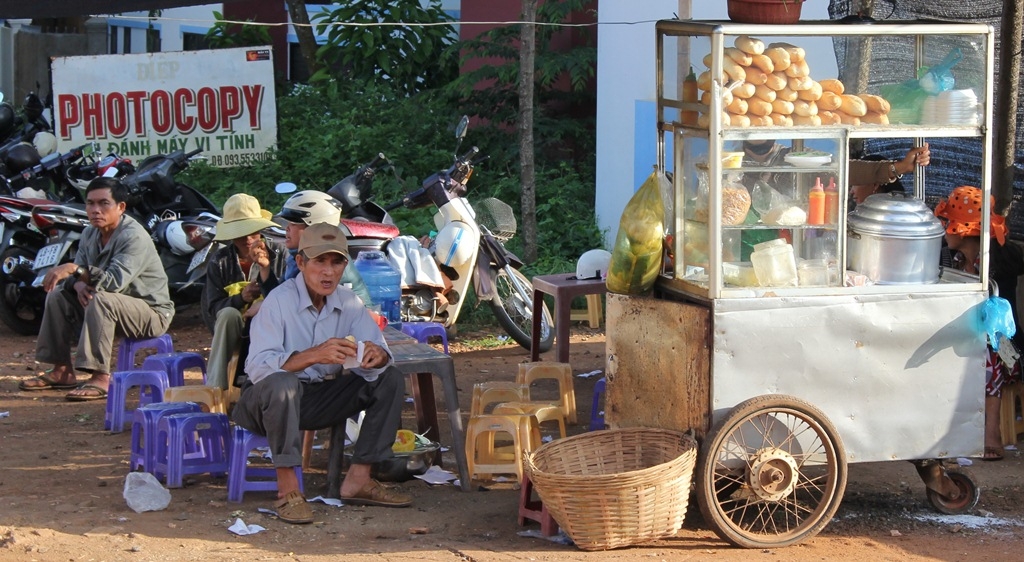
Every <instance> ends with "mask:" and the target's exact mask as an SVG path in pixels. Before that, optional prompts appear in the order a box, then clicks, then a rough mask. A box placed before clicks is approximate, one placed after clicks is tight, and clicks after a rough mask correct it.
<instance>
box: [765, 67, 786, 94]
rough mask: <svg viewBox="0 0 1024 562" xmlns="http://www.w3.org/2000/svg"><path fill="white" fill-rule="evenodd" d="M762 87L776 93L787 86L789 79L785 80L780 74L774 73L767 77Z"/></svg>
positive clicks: (783, 75) (784, 76)
mask: <svg viewBox="0 0 1024 562" xmlns="http://www.w3.org/2000/svg"><path fill="white" fill-rule="evenodd" d="M764 85H765V86H768V87H769V88H771V89H773V90H775V91H776V92H777V91H779V90H781V89H783V88H785V87H786V86H787V85H789V78H787V77H786V75H785V74H783V73H782V72H779V71H775V72H773V73H771V74H769V75H768V78H767V79H766V80H765V82H764Z"/></svg>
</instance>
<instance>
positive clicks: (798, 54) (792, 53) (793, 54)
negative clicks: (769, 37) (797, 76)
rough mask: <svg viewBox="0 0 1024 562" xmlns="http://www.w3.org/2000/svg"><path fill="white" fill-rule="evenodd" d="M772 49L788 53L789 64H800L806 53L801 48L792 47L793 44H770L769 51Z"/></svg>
mask: <svg viewBox="0 0 1024 562" xmlns="http://www.w3.org/2000/svg"><path fill="white" fill-rule="evenodd" d="M773 47H779V48H781V49H785V50H786V52H787V53H789V61H790V62H791V63H794V62H800V61H802V60H804V58H805V57H806V55H807V53H806V52H805V51H804V50H803V48H802V47H797V46H796V45H793V44H790V43H782V42H779V43H771V44H769V45H768V48H769V49H771V48H773Z"/></svg>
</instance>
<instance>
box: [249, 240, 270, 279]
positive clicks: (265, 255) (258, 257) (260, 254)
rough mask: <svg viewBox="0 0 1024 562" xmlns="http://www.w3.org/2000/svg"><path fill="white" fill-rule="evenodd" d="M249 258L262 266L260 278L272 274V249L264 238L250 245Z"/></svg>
mask: <svg viewBox="0 0 1024 562" xmlns="http://www.w3.org/2000/svg"><path fill="white" fill-rule="evenodd" d="M249 259H251V260H252V263H254V264H256V265H257V266H258V267H259V268H260V279H264V280H265V279H266V278H267V277H269V276H270V250H268V249H267V245H266V244H265V243H264V242H263V239H262V238H260V239H259V240H257V241H255V242H253V243H252V244H251V245H250V246H249Z"/></svg>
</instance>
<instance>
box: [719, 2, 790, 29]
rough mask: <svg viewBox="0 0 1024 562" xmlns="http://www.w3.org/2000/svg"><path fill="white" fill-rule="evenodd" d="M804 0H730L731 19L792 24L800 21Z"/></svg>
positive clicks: (746, 21)
mask: <svg viewBox="0 0 1024 562" xmlns="http://www.w3.org/2000/svg"><path fill="white" fill-rule="evenodd" d="M803 3H804V0H729V3H728V6H729V19H731V20H732V21H737V22H740V23H768V24H790V23H796V22H798V21H800V8H801V7H802V6H803Z"/></svg>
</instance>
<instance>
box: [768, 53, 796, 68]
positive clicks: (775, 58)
mask: <svg viewBox="0 0 1024 562" xmlns="http://www.w3.org/2000/svg"><path fill="white" fill-rule="evenodd" d="M764 54H765V56H767V57H768V58H769V59H771V61H772V66H774V67H775V70H786V69H787V68H789V65H790V64H792V63H791V62H790V60H789V51H787V50H786V49H783V48H782V47H771V48H768V49H765V50H764Z"/></svg>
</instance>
